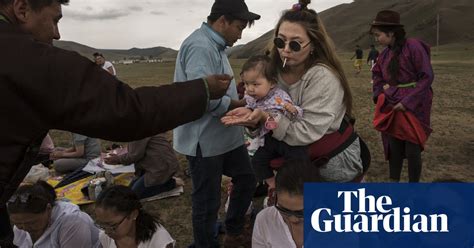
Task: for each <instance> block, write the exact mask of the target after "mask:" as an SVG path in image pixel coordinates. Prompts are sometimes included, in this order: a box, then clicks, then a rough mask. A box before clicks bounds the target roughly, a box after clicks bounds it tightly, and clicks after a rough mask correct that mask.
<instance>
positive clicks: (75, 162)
mask: <svg viewBox="0 0 474 248" xmlns="http://www.w3.org/2000/svg"><path fill="white" fill-rule="evenodd" d="M88 162H89V159H85V158H61V159H58V160H56V161H54V170H55V171H56V172H58V173H61V174H65V173H68V172H72V171H75V170H76V169H78V168H81V167H83V166H85V165H86V164H87V163H88Z"/></svg>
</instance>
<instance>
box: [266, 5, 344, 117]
mask: <svg viewBox="0 0 474 248" xmlns="http://www.w3.org/2000/svg"><path fill="white" fill-rule="evenodd" d="M309 3H311V1H310V0H300V1H299V3H298V4H295V5H293V8H292V9H289V10H287V11H285V12H283V15H282V16H281V17H280V20H279V21H278V23H277V25H276V27H275V37H277V36H278V33H279V29H280V26H281V24H282V23H283V22H291V23H298V24H300V25H301V26H302V27H303V28H304V29H305V30H306V32H307V35H308V37H309V38H310V40H311V44H312V47H313V50H312V52H311V54H310V55H309V58H308V59H307V61H306V65H305V66H306V70H307V69H309V68H311V67H312V66H314V65H316V64H324V65H325V66H327V67H328V68H329V69H330V70H331V71H333V72H334V73H335V74H336V76H337V77H338V78H339V80H340V81H341V84H342V87H343V89H344V100H343V101H344V104H345V106H346V113H347V114H348V115H351V114H352V93H351V90H350V87H349V83H348V81H347V78H346V75H345V73H344V69H343V68H342V65H341V62H340V61H339V58H338V56H337V54H336V49H335V46H334V43H333V41H332V39H331V38H330V37H329V35H328V34H327V32H326V28H325V27H324V24H323V23H322V21H321V19H320V18H319V16H318V14H317V13H316V11H314V10H312V9H308V7H307V5H308V4H309ZM271 59H272V66H273V67H274V68H282V65H283V62H282V61H281V58H280V55H279V52H278V49H277V47H275V46H273V48H272V49H271ZM282 70H283V71H285V69H282Z"/></svg>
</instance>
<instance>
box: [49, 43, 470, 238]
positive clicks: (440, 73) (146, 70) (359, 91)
mask: <svg viewBox="0 0 474 248" xmlns="http://www.w3.org/2000/svg"><path fill="white" fill-rule="evenodd" d="M433 51H434V52H435V51H436V49H433ZM351 56H352V54H350V53H341V54H340V57H341V59H342V62H343V64H344V67H345V70H346V74H347V76H348V78H349V82H350V84H351V89H352V91H353V95H354V114H355V117H356V118H357V123H356V129H357V131H358V132H359V134H360V135H361V136H362V137H363V138H364V139H365V140H366V141H367V143H368V145H369V148H370V150H371V152H372V165H371V168H370V170H369V172H368V175H367V177H366V181H368V182H385V181H387V180H388V163H387V162H386V161H384V159H383V153H382V145H381V140H380V134H379V133H378V132H376V131H375V130H374V129H373V128H372V117H373V109H374V105H373V103H372V100H371V99H372V97H371V94H372V93H371V87H372V85H371V84H370V71H369V70H368V67H367V66H366V67H365V68H364V71H363V72H362V73H361V74H359V75H355V73H354V69H353V68H352V61H350V60H349V58H350V57H351ZM473 58H474V44H468V45H465V44H464V45H463V44H455V45H451V46H443V47H440V48H439V53H438V54H435V55H434V56H433V57H432V59H433V61H432V63H433V67H434V71H435V81H434V83H433V90H434V99H433V110H432V128H433V130H434V131H433V134H432V135H431V137H430V139H429V141H428V143H427V146H426V150H425V152H424V153H423V155H422V156H423V173H422V181H423V182H431V181H433V180H436V179H447V178H455V179H459V180H463V181H468V182H473V181H474V170H472V166H473V165H474V162H473V161H472V159H473V156H472V154H473V153H474V125H473V122H474V101H473V99H474V98H473V93H472V90H473V87H474V70H473V68H474V59H473ZM243 62H244V61H243V60H232V61H231V63H232V66H233V68H234V74H235V75H236V77H237V78H238V76H237V75H238V74H239V72H240V67H241V65H242V63H243ZM116 69H117V71H118V75H119V78H120V79H121V80H123V81H125V82H127V83H129V84H130V85H132V86H133V87H139V86H145V85H161V84H166V83H169V82H171V81H172V79H173V72H174V63H172V62H169V63H156V64H133V65H118V66H117V67H116ZM52 137H53V139H54V141H55V143H56V145H58V146H66V145H67V144H68V143H69V140H68V139H69V136H68V135H66V134H65V133H64V132H62V131H53V132H52ZM108 144H109V142H107V141H103V142H102V145H103V147H105V146H107V145H108ZM179 160H180V163H181V167H182V169H183V170H184V168H186V166H187V165H186V160H185V159H184V157H183V156H180V155H179ZM179 174H180V176H181V177H182V178H183V179H184V180H185V182H186V186H185V194H184V195H182V196H180V197H177V198H170V199H165V200H159V201H155V202H151V203H147V204H145V208H146V209H147V210H149V211H150V212H152V213H153V214H155V215H159V216H160V219H161V221H162V223H163V225H164V226H165V227H166V228H167V229H168V231H169V232H170V233H171V235H172V236H173V237H174V238H175V239H176V240H177V247H187V245H188V244H190V243H191V241H192V227H191V199H190V192H191V181H190V179H189V178H187V177H186V176H184V173H183V171H180V173H179ZM402 180H404V181H406V180H407V175H406V167H405V170H404V172H403V176H402ZM223 197H224V196H223ZM258 200H260V199H258ZM223 204H224V202H222V205H223ZM90 210H91V207H86V211H88V212H91V211H90Z"/></svg>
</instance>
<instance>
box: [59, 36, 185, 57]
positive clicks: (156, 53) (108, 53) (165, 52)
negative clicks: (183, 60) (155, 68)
mask: <svg viewBox="0 0 474 248" xmlns="http://www.w3.org/2000/svg"><path fill="white" fill-rule="evenodd" d="M54 45H55V46H57V47H60V48H63V49H66V50H70V51H76V52H78V53H79V54H81V55H82V56H85V57H88V58H91V57H92V54H93V53H95V52H97V51H98V52H100V53H102V54H103V55H104V56H105V57H106V58H107V60H121V59H124V58H126V59H140V58H142V57H143V58H146V59H148V58H150V56H152V57H153V58H162V59H175V58H176V55H177V54H178V51H176V50H173V49H171V48H166V47H151V48H132V49H128V50H119V49H97V48H93V47H89V46H86V45H82V44H79V43H76V42H72V41H54Z"/></svg>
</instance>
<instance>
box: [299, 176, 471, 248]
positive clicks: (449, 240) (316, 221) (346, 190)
mask: <svg viewBox="0 0 474 248" xmlns="http://www.w3.org/2000/svg"><path fill="white" fill-rule="evenodd" d="M304 222H305V223H304V240H305V243H304V246H305V247H307V248H308V247H309V248H313V247H323V248H352V247H354V248H359V247H360V248H372V247H374V248H375V247H377V248H379V247H383V248H391V247H394V248H395V247H396V248H399V247H417V248H424V247H427V248H428V247H429V248H438V247H439V248H447V247H449V248H474V184H473V183H425V184H423V183H415V184H399V183H396V184H395V183H363V184H351V183H348V184H334V183H306V184H305V189H304Z"/></svg>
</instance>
